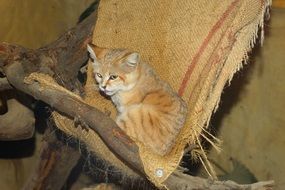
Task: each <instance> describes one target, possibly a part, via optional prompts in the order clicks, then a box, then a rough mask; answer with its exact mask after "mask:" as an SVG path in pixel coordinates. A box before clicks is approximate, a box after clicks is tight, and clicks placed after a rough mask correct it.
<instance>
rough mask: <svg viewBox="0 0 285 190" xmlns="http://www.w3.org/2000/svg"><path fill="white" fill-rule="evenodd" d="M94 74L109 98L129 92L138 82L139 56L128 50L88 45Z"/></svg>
mask: <svg viewBox="0 0 285 190" xmlns="http://www.w3.org/2000/svg"><path fill="white" fill-rule="evenodd" d="M87 50H88V52H89V56H90V58H91V60H92V66H93V72H94V76H95V79H96V81H97V82H98V84H99V89H100V90H101V91H102V92H104V93H105V94H106V95H108V96H112V95H114V94H115V93H117V92H119V91H128V90H130V89H131V88H133V87H134V86H135V84H136V82H137V79H138V76H139V72H138V66H139V61H140V60H139V59H140V58H139V54H138V53H137V52H131V51H128V50H126V49H107V48H100V47H98V46H95V45H94V44H88V45H87Z"/></svg>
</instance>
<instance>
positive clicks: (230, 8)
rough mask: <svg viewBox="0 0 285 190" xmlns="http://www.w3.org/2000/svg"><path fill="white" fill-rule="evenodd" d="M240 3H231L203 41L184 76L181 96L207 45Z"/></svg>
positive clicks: (237, 0)
mask: <svg viewBox="0 0 285 190" xmlns="http://www.w3.org/2000/svg"><path fill="white" fill-rule="evenodd" d="M238 2H239V0H235V1H234V2H232V3H231V5H230V6H229V7H228V8H227V10H226V11H225V12H224V13H223V15H222V16H221V18H220V19H219V20H218V21H217V22H216V24H215V25H214V26H213V27H212V29H211V30H210V32H209V33H208V35H207V37H206V38H205V40H204V41H203V43H202V45H201V46H200V48H199V50H198V52H197V53H196V54H195V56H194V58H193V60H192V62H191V63H190V65H189V66H188V69H187V71H186V73H185V75H184V78H183V80H182V83H181V85H180V88H179V90H178V94H179V96H182V95H183V93H184V91H185V88H186V86H187V83H188V81H189V79H190V77H191V75H192V72H193V70H194V67H195V66H196V64H197V63H198V61H199V59H200V57H201V55H202V53H203V52H204V51H205V49H206V47H207V45H208V44H209V42H210V40H211V39H212V38H213V36H214V34H215V33H216V31H217V30H218V29H219V28H220V27H221V26H222V24H223V23H224V21H225V20H226V18H227V17H228V16H229V14H230V12H231V11H232V10H233V9H234V7H235V6H236V4H237V3H238Z"/></svg>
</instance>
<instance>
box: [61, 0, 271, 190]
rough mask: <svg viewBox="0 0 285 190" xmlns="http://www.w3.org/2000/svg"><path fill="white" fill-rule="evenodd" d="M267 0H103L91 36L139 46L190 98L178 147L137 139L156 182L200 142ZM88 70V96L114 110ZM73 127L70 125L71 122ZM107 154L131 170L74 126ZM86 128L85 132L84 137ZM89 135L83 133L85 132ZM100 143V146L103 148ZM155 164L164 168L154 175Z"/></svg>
mask: <svg viewBox="0 0 285 190" xmlns="http://www.w3.org/2000/svg"><path fill="white" fill-rule="evenodd" d="M270 3H271V2H270V1H269V0H268V1H267V0H223V1H216V0H200V1H196V0H170V1H162V0H161V1H159V0H143V1H142V0H128V1H120V0H105V1H101V3H100V6H99V12H98V20H97V23H96V27H95V30H94V37H93V43H94V44H96V45H98V46H101V47H113V48H119V47H122V48H129V49H132V50H135V51H138V52H140V54H141V55H142V57H143V59H144V60H145V61H147V62H148V63H149V64H151V65H152V66H153V67H154V69H155V70H156V72H157V73H158V75H159V76H160V77H161V78H162V79H164V80H166V81H168V82H169V84H170V85H171V86H172V87H173V88H174V89H175V90H176V91H177V92H178V94H179V95H180V96H182V98H183V99H184V100H185V101H186V102H187V104H188V118H187V122H186V124H185V126H184V127H183V129H182V131H181V132H180V134H179V135H178V138H177V140H176V144H175V145H174V146H173V148H172V151H171V152H170V153H169V154H167V155H165V156H163V157H159V156H157V155H155V154H153V153H152V152H150V151H149V150H148V149H146V148H145V147H144V146H143V145H142V144H140V143H138V146H139V148H140V156H141V159H142V161H143V164H144V168H145V172H146V173H147V174H148V177H149V179H150V180H151V181H152V182H154V183H155V184H156V185H157V186H158V187H162V186H163V181H164V180H165V179H167V177H168V176H169V175H170V174H171V173H172V172H173V171H174V170H175V169H176V168H177V166H178V165H179V162H180V160H181V158H182V156H183V152H184V148H185V146H186V145H187V144H194V143H196V142H197V139H198V138H197V137H199V135H200V134H201V132H202V128H207V126H208V122H209V119H210V117H211V114H212V113H213V111H214V110H215V109H216V108H217V105H218V102H219V100H220V96H221V93H222V90H223V88H224V86H225V84H226V83H227V82H228V81H229V80H230V79H231V78H232V76H233V74H234V73H235V72H236V71H237V70H238V69H239V68H240V67H241V63H242V61H243V60H244V59H245V58H246V55H247V52H248V51H250V49H251V48H252V46H253V44H254V42H255V39H256V37H257V33H258V28H260V27H261V30H262V29H263V28H262V26H263V19H264V14H265V11H266V8H267V7H268V5H269V4H270ZM94 84H95V82H94V80H93V78H92V72H91V71H90V69H89V71H88V81H87V83H86V97H87V98H86V101H87V102H88V103H89V104H91V105H94V106H96V107H98V108H99V109H100V110H102V111H104V112H105V111H106V110H109V111H110V112H111V113H112V114H111V117H113V118H114V116H115V108H114V106H113V105H112V104H111V102H110V101H109V100H106V99H104V98H102V96H101V95H100V94H99V93H98V92H97V91H96V87H95V86H94ZM65 130H67V129H65ZM69 133H70V134H72V133H73V135H76V136H77V137H78V138H81V139H83V141H84V142H85V143H86V144H88V145H89V147H90V149H91V150H92V151H94V152H95V153H96V154H99V155H100V156H101V157H102V158H104V159H107V161H109V162H112V163H113V164H115V165H117V166H118V168H120V169H122V170H127V169H126V168H127V167H125V166H124V164H123V163H122V162H121V161H120V160H119V159H118V158H116V157H115V156H114V155H113V154H112V152H110V151H109V150H108V148H107V147H106V146H105V145H104V143H103V141H102V140H101V139H100V138H99V137H98V136H97V134H96V133H92V134H88V136H86V134H76V133H79V132H70V131H69ZM80 136H81V137H80ZM82 136H84V137H82ZM99 147H100V148H99ZM157 169H162V170H163V176H162V177H157V176H156V175H155V173H156V170H157Z"/></svg>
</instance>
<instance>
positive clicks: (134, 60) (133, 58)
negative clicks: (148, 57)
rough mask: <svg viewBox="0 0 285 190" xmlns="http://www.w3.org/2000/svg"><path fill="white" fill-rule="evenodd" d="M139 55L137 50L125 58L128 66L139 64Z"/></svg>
mask: <svg viewBox="0 0 285 190" xmlns="http://www.w3.org/2000/svg"><path fill="white" fill-rule="evenodd" d="M139 60H140V55H139V53H137V52H134V53H131V54H130V55H128V57H127V58H126V62H127V64H128V66H130V67H136V66H137V65H138V64H139Z"/></svg>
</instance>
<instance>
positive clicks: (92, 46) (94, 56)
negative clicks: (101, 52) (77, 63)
mask: <svg viewBox="0 0 285 190" xmlns="http://www.w3.org/2000/svg"><path fill="white" fill-rule="evenodd" d="M94 47H95V45H93V44H87V50H88V52H89V55H90V57H91V58H92V59H93V60H94V62H95V61H96V60H97V56H96V54H95V51H94Z"/></svg>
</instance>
